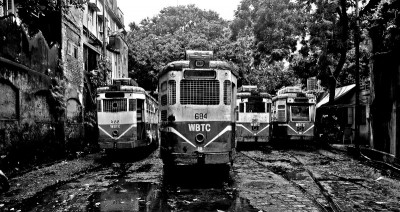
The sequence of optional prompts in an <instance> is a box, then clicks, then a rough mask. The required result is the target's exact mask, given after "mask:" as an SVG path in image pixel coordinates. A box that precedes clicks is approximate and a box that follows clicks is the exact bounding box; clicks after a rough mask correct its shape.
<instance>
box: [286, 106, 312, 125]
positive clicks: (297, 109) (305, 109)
mask: <svg viewBox="0 0 400 212" xmlns="http://www.w3.org/2000/svg"><path fill="white" fill-rule="evenodd" d="M290 113H291V118H292V121H310V109H309V106H300V105H299V106H290Z"/></svg>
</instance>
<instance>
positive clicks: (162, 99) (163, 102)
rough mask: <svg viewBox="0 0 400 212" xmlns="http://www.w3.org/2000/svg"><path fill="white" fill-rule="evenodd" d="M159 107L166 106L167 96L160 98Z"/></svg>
mask: <svg viewBox="0 0 400 212" xmlns="http://www.w3.org/2000/svg"><path fill="white" fill-rule="evenodd" d="M161 105H162V106H165V105H167V94H164V95H162V96H161Z"/></svg>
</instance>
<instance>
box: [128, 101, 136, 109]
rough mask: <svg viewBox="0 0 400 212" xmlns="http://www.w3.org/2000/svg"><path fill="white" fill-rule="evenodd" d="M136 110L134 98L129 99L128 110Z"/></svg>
mask: <svg viewBox="0 0 400 212" xmlns="http://www.w3.org/2000/svg"><path fill="white" fill-rule="evenodd" d="M135 110H136V99H129V111H135Z"/></svg>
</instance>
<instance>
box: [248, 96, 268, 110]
mask: <svg viewBox="0 0 400 212" xmlns="http://www.w3.org/2000/svg"><path fill="white" fill-rule="evenodd" d="M260 100H261V101H260ZM246 113H265V102H263V101H262V99H259V100H256V101H248V102H247V104H246Z"/></svg>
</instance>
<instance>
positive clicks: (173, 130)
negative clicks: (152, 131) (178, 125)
mask: <svg viewBox="0 0 400 212" xmlns="http://www.w3.org/2000/svg"><path fill="white" fill-rule="evenodd" d="M165 129H166V131H167V132H172V133H174V134H175V135H177V136H179V137H181V138H182V139H183V140H184V141H186V142H187V143H189V144H190V145H192V146H193V147H196V145H194V144H192V143H191V142H190V141H189V140H188V139H187V138H185V136H183V135H182V134H180V133H179V132H178V131H177V130H176V129H175V128H173V127H166V128H165Z"/></svg>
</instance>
